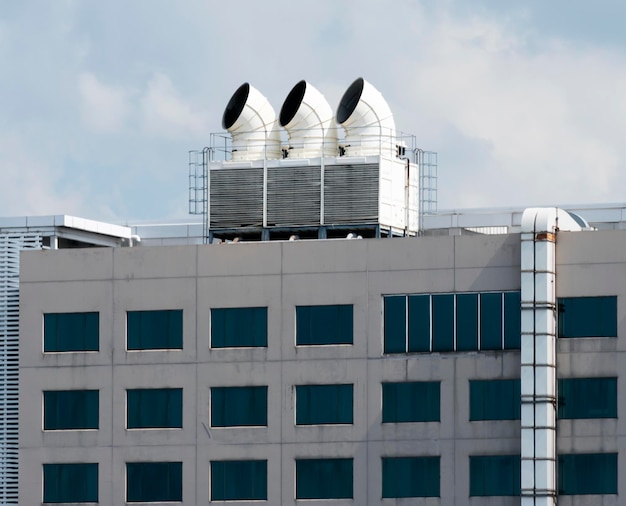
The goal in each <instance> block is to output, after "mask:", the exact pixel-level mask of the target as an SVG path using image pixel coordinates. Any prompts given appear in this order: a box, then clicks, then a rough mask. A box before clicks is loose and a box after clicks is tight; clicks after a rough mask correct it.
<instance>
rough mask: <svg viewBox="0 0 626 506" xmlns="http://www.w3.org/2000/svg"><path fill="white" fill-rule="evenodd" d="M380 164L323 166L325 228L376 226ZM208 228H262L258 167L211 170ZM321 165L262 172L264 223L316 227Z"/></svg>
mask: <svg viewBox="0 0 626 506" xmlns="http://www.w3.org/2000/svg"><path fill="white" fill-rule="evenodd" d="M379 173H380V171H379V166H378V164H376V163H371V164H342V165H327V166H326V167H325V169H324V192H325V193H324V224H326V225H333V224H357V223H377V222H378V211H379ZM209 177H210V227H211V228H213V229H215V228H236V227H246V226H249V227H260V226H262V225H263V169H262V168H250V169H219V170H212V171H210V176H209ZM321 179H322V175H321V168H320V166H296V167H293V166H292V167H288V166H281V167H269V168H268V169H267V225H268V226H269V227H280V226H317V225H319V224H320V212H321V207H320V203H321V193H320V188H321Z"/></svg>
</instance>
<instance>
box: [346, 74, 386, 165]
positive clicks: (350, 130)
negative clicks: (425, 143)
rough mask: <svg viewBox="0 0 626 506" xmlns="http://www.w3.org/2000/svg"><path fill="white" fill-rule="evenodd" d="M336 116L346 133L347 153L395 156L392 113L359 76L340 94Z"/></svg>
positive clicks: (370, 86)
mask: <svg viewBox="0 0 626 506" xmlns="http://www.w3.org/2000/svg"><path fill="white" fill-rule="evenodd" d="M336 117H337V123H339V124H340V125H341V126H342V127H343V128H344V130H345V132H346V137H345V142H344V144H345V155H346V156H367V155H385V156H388V157H392V158H395V157H396V156H397V152H396V144H397V142H396V125H395V122H394V119H393V114H392V113H391V110H390V109H389V105H388V104H387V102H386V101H385V99H384V98H383V96H382V94H381V93H380V92H379V91H378V90H377V89H376V88H374V86H372V85H371V84H370V83H368V82H367V81H366V80H365V79H363V78H362V77H359V78H358V79H356V80H355V81H354V82H353V83H352V84H351V85H350V86H349V87H348V89H347V90H346V92H345V93H344V94H343V97H342V98H341V100H340V102H339V106H338V107H337V115H336Z"/></svg>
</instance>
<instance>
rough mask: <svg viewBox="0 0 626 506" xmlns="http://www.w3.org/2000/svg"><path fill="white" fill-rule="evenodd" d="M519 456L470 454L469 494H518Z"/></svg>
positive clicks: (481, 495) (475, 495)
mask: <svg viewBox="0 0 626 506" xmlns="http://www.w3.org/2000/svg"><path fill="white" fill-rule="evenodd" d="M520 480H521V476H520V456H519V455H482V456H470V496H471V497H477V496H478V497H484V496H518V495H520Z"/></svg>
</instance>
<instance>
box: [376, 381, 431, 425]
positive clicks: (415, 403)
mask: <svg viewBox="0 0 626 506" xmlns="http://www.w3.org/2000/svg"><path fill="white" fill-rule="evenodd" d="M382 386H383V423H403V422H438V421H439V420H440V416H441V415H440V411H441V410H440V384H439V382H438V381H414V382H403V383H383V385H382Z"/></svg>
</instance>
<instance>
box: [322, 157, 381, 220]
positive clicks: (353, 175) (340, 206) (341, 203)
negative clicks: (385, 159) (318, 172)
mask: <svg viewBox="0 0 626 506" xmlns="http://www.w3.org/2000/svg"><path fill="white" fill-rule="evenodd" d="M378 176H379V167H378V164H358V165H334V166H330V167H327V169H326V172H325V175H324V183H325V184H324V192H325V199H324V222H325V223H326V224H327V225H331V224H352V223H377V222H378V201H379V199H378V188H379V186H378V185H379V178H378Z"/></svg>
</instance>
